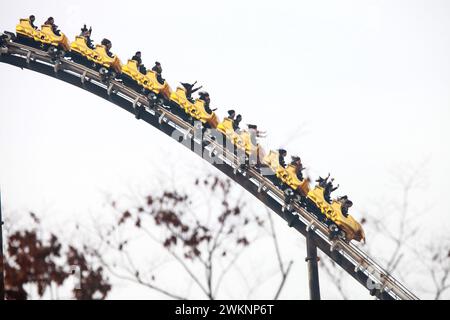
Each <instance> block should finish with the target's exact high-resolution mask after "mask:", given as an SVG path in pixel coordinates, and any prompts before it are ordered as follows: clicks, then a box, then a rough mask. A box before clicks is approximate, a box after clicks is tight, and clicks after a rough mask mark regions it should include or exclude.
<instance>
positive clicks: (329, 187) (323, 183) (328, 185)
mask: <svg viewBox="0 0 450 320" xmlns="http://www.w3.org/2000/svg"><path fill="white" fill-rule="evenodd" d="M329 178H330V174H328V176H327V177H326V178H325V179H324V178H322V177H319V179H317V180H316V182H317V183H318V184H319V186H320V187H322V188H324V192H323V196H324V198H325V200H326V201H327V202H328V203H331V193H332V192H333V191H336V190H337V188H339V185H337V186H336V187H334V186H333V182H334V178H331V179H330V181H328V179H329Z"/></svg>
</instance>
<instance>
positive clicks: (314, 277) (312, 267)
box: [305, 231, 320, 300]
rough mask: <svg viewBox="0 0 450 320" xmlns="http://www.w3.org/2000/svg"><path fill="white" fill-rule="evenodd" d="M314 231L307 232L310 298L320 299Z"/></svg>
mask: <svg viewBox="0 0 450 320" xmlns="http://www.w3.org/2000/svg"><path fill="white" fill-rule="evenodd" d="M312 236H313V231H309V232H308V233H307V234H306V258H305V261H306V263H307V264H308V278H309V298H310V300H320V286H319V268H318V266H317V263H318V261H319V258H318V257H317V247H316V244H315V243H314V240H313V237H312Z"/></svg>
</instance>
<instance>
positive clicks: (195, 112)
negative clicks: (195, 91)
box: [170, 87, 219, 128]
mask: <svg viewBox="0 0 450 320" xmlns="http://www.w3.org/2000/svg"><path fill="white" fill-rule="evenodd" d="M170 100H171V101H173V102H175V103H176V104H177V105H179V106H180V107H181V108H182V109H183V110H184V112H186V113H187V114H188V115H190V116H191V117H192V118H194V119H196V120H199V121H201V122H202V123H208V124H209V125H210V126H211V128H216V127H217V124H218V122H219V120H218V118H217V115H216V114H215V113H214V112H212V113H208V112H206V110H205V102H204V101H203V100H201V99H196V100H195V102H194V103H192V102H190V101H189V100H188V98H187V96H186V89H185V88H182V87H177V90H176V91H174V92H172V93H171V95H170Z"/></svg>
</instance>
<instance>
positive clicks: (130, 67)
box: [122, 60, 172, 99]
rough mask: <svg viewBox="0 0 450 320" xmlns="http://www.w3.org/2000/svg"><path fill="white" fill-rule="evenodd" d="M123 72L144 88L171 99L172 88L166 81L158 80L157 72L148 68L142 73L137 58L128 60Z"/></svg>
mask: <svg viewBox="0 0 450 320" xmlns="http://www.w3.org/2000/svg"><path fill="white" fill-rule="evenodd" d="M122 73H123V74H126V75H127V76H128V77H130V78H131V79H133V80H134V81H136V82H137V84H139V85H140V86H142V87H143V88H145V89H147V90H150V91H152V92H154V93H156V94H160V93H161V94H162V95H163V96H164V98H166V99H170V95H171V93H172V89H170V86H169V85H168V84H167V81H164V84H161V83H159V82H158V80H157V77H156V73H155V72H154V71H151V70H148V71H147V73H146V74H142V73H141V72H140V71H139V70H138V66H137V62H136V61H135V60H128V63H127V64H125V65H123V66H122Z"/></svg>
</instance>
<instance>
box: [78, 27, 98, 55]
mask: <svg viewBox="0 0 450 320" xmlns="http://www.w3.org/2000/svg"><path fill="white" fill-rule="evenodd" d="M91 34H92V27H89V29H88V28H87V27H86V25H83V28H81V33H80V36H81V37H84V38H85V39H86V45H87V46H88V48H90V49H92V50H94V49H95V46H94V43H93V41H92V40H91Z"/></svg>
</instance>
